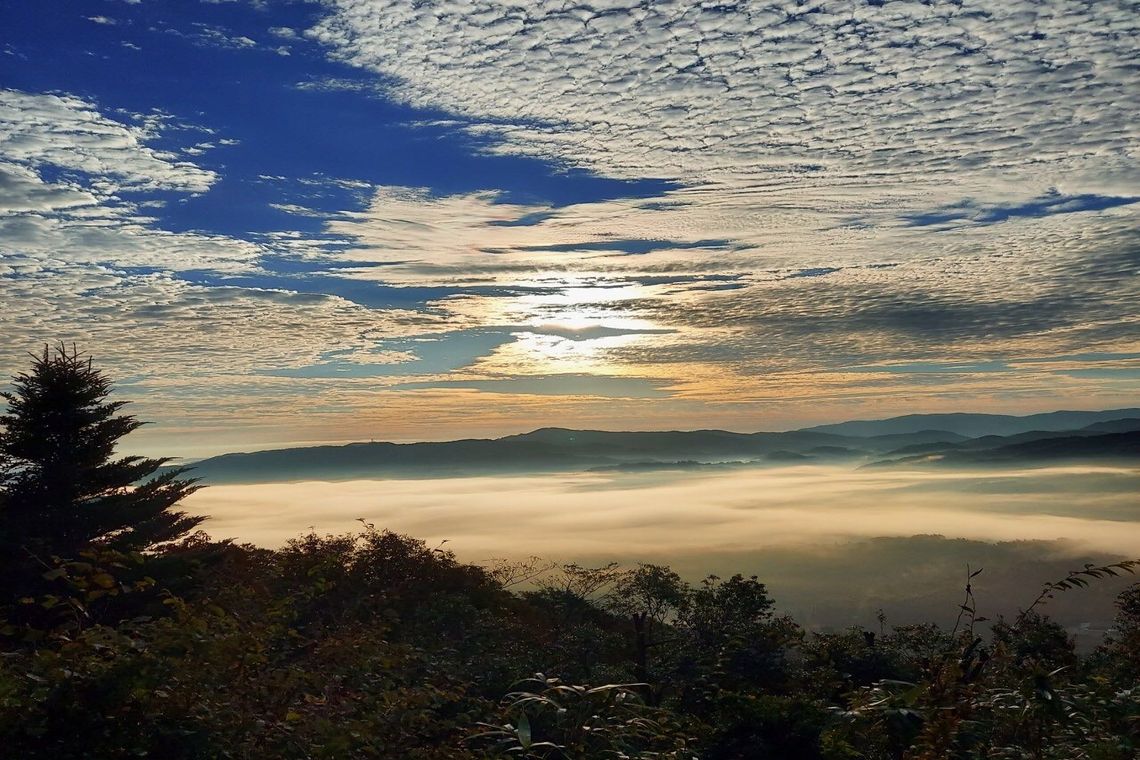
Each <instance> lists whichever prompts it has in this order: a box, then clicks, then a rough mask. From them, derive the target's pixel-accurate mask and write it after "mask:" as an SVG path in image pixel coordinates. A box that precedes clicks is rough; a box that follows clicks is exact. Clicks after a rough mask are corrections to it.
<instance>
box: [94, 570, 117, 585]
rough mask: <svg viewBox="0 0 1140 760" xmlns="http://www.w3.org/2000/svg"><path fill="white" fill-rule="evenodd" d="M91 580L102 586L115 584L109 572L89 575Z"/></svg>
mask: <svg viewBox="0 0 1140 760" xmlns="http://www.w3.org/2000/svg"><path fill="white" fill-rule="evenodd" d="M91 580H92V581H93V582H94V583H95V584H96V585H98V586H102V587H103V588H114V586H115V578H114V577H113V576H112V575H111V574H110V573H96V574H95V575H93V576H92V577H91Z"/></svg>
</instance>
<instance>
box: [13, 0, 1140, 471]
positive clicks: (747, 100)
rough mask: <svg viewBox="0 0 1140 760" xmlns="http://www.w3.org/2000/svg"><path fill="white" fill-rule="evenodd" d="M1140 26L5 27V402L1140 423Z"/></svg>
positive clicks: (1075, 7)
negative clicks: (84, 362)
mask: <svg viewBox="0 0 1140 760" xmlns="http://www.w3.org/2000/svg"><path fill="white" fill-rule="evenodd" d="M1138 26H1140V8H1138V6H1137V4H1136V3H1135V2H1129V1H1126V0H1097V1H1096V2H1076V1H1075V0H1056V1H1054V0H1038V1H1036V2H1027V1H1025V0H1010V1H1009V2H1002V3H992V2H984V3H983V2H972V1H966V0H955V1H953V2H950V1H944V0H931V1H930V2H912V1H908V0H898V1H896V0H877V1H876V0H871V1H869V2H848V1H847V0H843V1H839V0H836V1H834V2H832V1H830V0H823V1H819V2H817V1H815V0H802V1H797V0H790V1H789V2H763V1H760V0H756V1H747V0H742V1H741V2H728V1H726V2H711V1H710V2H693V1H692V0H688V1H685V2H667V1H653V2H648V1H647V2H638V1H637V0H586V1H585V2H574V3H567V2H553V1H548V0H528V1H527V2H521V3H512V2H488V1H487V0H439V1H437V0H424V1H423V2H416V3H409V2H406V1H402V0H393V1H392V2H388V1H387V0H322V1H321V2H303V1H301V0H297V1H295V2H293V1H289V0H200V1H196V0H177V1H176V0H88V1H86V2H82V3H78V2H73V1H67V0H37V2H35V3H27V2H9V3H3V4H0V335H2V336H3V340H2V341H0V377H9V376H11V375H12V374H13V373H15V372H18V371H20V370H22V369H24V368H25V367H26V366H27V363H28V356H27V352H28V351H35V350H36V349H37V347H40V346H42V345H43V344H44V343H45V342H55V341H60V340H62V341H66V342H68V343H72V342H74V343H75V344H76V345H77V346H78V347H79V348H80V349H81V350H82V351H85V352H88V353H90V354H92V355H94V357H95V360H96V362H97V363H98V364H99V365H100V366H102V367H103V368H104V369H105V370H106V371H107V373H108V374H109V375H110V376H111V377H112V378H113V379H114V380H115V381H116V383H117V387H118V389H119V391H118V392H119V394H120V395H121V397H122V398H125V399H131V400H132V401H133V402H134V404H133V406H132V407H131V409H132V411H133V412H134V413H135V414H137V415H138V416H139V417H140V418H142V419H145V420H149V421H152V422H154V423H156V424H154V425H150V426H147V427H146V428H144V429H143V430H141V431H140V432H139V433H136V434H135V436H133V438H135V439H136V440H137V441H139V442H140V443H139V444H138V445H140V446H143V447H146V448H147V449H148V451H155V450H157V452H158V453H166V454H171V455H177V456H200V455H206V454H210V453H217V452H221V451H226V450H240V449H255V448H266V447H274V446H285V445H295V444H298V443H302V442H316V441H348V440H368V439H376V440H381V439H383V440H431V439H450V438H458V437H467V436H487V435H502V434H508V433H515V432H520V431H523V430H529V429H532V428H536V427H541V426H545V425H559V426H566V427H592V428H603V429H665V428H669V429H673V428H683V429H689V428H714V427H715V428H728V429H733V430H741V431H750V430H773V429H787V428H793V427H799V426H803V425H808V424H814V423H822V422H831V421H837V420H842V419H850V418H858V417H865V418H869V417H878V416H889V415H891V414H902V413H909V412H935V411H938V412H941V411H985V412H1005V413H1030V412H1037V411H1047V410H1053V409H1059V408H1080V409H1093V408H1111V407H1123V406H1130V405H1135V404H1136V403H1137V400H1138V399H1140V325H1138V321H1137V317H1138V311H1140V309H1138V304H1140V279H1138V277H1137V275H1138V274H1140V224H1138V222H1140V215H1138V211H1140V205H1138V201H1140V163H1138V161H1137V145H1138V142H1140V126H1138V125H1140V119H1138V118H1137V115H1138V114H1137V111H1138V100H1140V87H1138V86H1137V81H1138V80H1140V64H1138V63H1137V60H1140V56H1138V55H1137V43H1136V40H1137V38H1138V33H1140V29H1138Z"/></svg>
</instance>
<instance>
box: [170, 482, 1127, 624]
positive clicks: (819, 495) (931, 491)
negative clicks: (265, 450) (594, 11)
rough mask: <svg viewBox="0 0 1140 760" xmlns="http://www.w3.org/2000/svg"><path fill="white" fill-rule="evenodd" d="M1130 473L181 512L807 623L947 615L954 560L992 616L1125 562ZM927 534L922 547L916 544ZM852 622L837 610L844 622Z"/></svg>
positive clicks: (271, 537)
mask: <svg viewBox="0 0 1140 760" xmlns="http://www.w3.org/2000/svg"><path fill="white" fill-rule="evenodd" d="M1137 494H1140V470H1137V469H1124V468H1112V467H1058V468H1052V469H1026V470H1008V471H1000V472H994V471H985V472H981V471H979V472H963V471H946V472H943V471H938V472H917V471H915V472H907V471H895V470H851V469H848V468H842V467H830V466H828V467H825V466H796V467H785V468H777V469H772V468H768V469H748V470H734V471H729V472H716V473H701V474H692V473H679V472H678V473H670V472H654V473H646V474H612V473H606V474H599V473H581V474H558V475H547V476H519V477H479V478H452V479H438V480H437V479H433V480H357V481H345V482H336V483H329V482H301V483H287V484H261V485H231V486H212V487H210V488H206V489H203V490H202V491H200V492H198V493H196V494H194V495H193V496H192V497H191V498H190V499H189V500H188V501H187V507H188V509H189V510H190V511H192V512H195V513H199V514H208V515H210V516H211V519H210V520H209V521H208V522H207V523H206V528H207V529H208V530H209V532H210V533H211V534H212V535H214V536H215V537H234V538H236V539H238V540H240V541H248V542H252V543H256V544H261V545H265V546H278V545H280V544H282V543H284V542H285V541H287V540H289V539H290V538H293V537H295V536H297V535H299V534H301V533H304V532H307V531H308V530H310V529H312V530H316V531H317V532H320V533H326V532H332V533H336V532H343V531H349V530H354V529H357V528H359V527H360V525H359V523H358V522H357V520H358V519H363V520H365V521H367V522H370V523H373V524H375V525H376V526H377V527H380V528H387V529H391V530H395V531H398V532H401V533H407V534H410V535H413V536H416V537H419V538H422V539H424V540H426V541H428V542H429V543H431V544H437V543H439V542H441V541H443V540H445V539H446V540H447V541H448V542H449V543H448V547H449V548H451V549H453V550H454V551H455V552H456V553H457V554H458V555H459V557H460V558H461V559H464V560H469V561H475V562H479V561H485V560H489V559H491V558H497V557H505V558H523V557H529V556H532V555H539V556H541V557H544V558H549V559H552V560H559V561H578V562H583V563H596V564H600V563H603V562H608V561H611V560H612V561H618V562H622V563H635V562H658V563H663V564H669V565H671V566H673V567H675V568H676V569H678V570H679V571H681V572H682V573H683V574H684V575H686V576H687V577H689V578H697V577H700V576H702V575H704V574H706V573H709V572H716V573H718V574H722V575H723V574H728V573H733V572H742V573H745V574H752V573H755V574H758V575H760V576H761V579H762V580H764V581H765V582H766V583H768V585H769V587H770V588H771V589H772V591H773V593H774V595H775V596H776V598H777V601H778V602H780V604H781V607H782V608H784V609H786V610H789V611H792V612H794V613H795V614H797V616H799V617H801V619H804V622H809V623H814V624H818V625H831V624H838V623H839V622H840V621H842V622H845V623H851V622H865V621H866V620H867V619H868V618H871V619H873V618H874V615H875V613H876V612H877V610H878V609H879V608H880V607H881V608H883V609H884V610H886V611H887V612H888V614H889V615H892V616H894V619H895V620H896V621H897V622H906V621H907V619H911V618H913V619H914V620H917V619H921V618H933V619H945V618H946V617H947V616H952V615H953V614H955V613H956V611H957V603H958V601H959V595H960V591H961V580H962V576H963V575H964V572H965V567H966V564H967V563H970V564H971V566H973V567H975V568H976V567H985V568H986V572H985V573H984V574H983V576H982V578H981V579H979V582H978V591H979V596H980V599H979V604H980V607H981V608H982V610H983V611H989V612H992V613H994V614H996V613H999V612H1007V613H1008V612H1013V611H1016V609H1017V607H1018V606H1023V605H1025V604H1028V603H1029V602H1031V601H1032V599H1033V598H1034V597H1035V596H1036V595H1037V592H1038V590H1039V588H1040V586H1041V584H1042V583H1044V582H1045V581H1048V580H1055V579H1057V577H1060V576H1063V575H1064V574H1065V572H1067V571H1068V570H1070V569H1074V568H1076V567H1080V566H1082V565H1083V564H1084V562H1086V561H1107V560H1110V559H1113V558H1120V557H1125V556H1127V557H1135V556H1140V498H1138V497H1137ZM933 536H938V537H933ZM1122 586H1123V582H1113V583H1106V584H1103V586H1102V587H1099V588H1097V589H1094V590H1092V591H1084V592H1076V593H1070V594H1067V595H1065V598H1064V599H1059V600H1057V602H1056V603H1055V604H1054V607H1053V609H1054V610H1055V614H1057V615H1058V616H1059V617H1061V618H1064V619H1065V622H1067V623H1068V624H1070V625H1076V624H1079V623H1080V622H1090V621H1091V622H1102V621H1105V620H1107V619H1109V618H1110V617H1111V615H1112V607H1111V596H1112V594H1113V593H1115V591H1118V590H1119V589H1120V588H1121V587H1122ZM853 616H854V617H853Z"/></svg>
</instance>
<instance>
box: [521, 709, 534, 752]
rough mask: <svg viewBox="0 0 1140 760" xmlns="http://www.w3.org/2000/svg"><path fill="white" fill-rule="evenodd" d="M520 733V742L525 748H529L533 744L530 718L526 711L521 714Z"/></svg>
mask: <svg viewBox="0 0 1140 760" xmlns="http://www.w3.org/2000/svg"><path fill="white" fill-rule="evenodd" d="M518 734H519V744H521V745H522V746H523V749H529V748H530V745H531V735H530V719H529V718H528V717H526V713H522V714H521V715H519V724H518Z"/></svg>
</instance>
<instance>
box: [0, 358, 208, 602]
mask: <svg viewBox="0 0 1140 760" xmlns="http://www.w3.org/2000/svg"><path fill="white" fill-rule="evenodd" d="M33 359H34V361H33V362H32V366H31V369H30V370H29V371H27V372H24V373H22V374H19V375H17V376H15V377H14V378H13V379H12V387H13V390H12V391H9V392H5V393H0V396H2V397H3V398H4V400H5V401H6V402H7V407H8V408H7V413H6V414H4V415H0V563H3V564H7V565H8V568H7V570H8V573H6V574H5V575H6V576H7V577H6V578H5V582H3V583H0V585H9V584H12V583H13V582H16V585H20V584H19V582H18V581H17V577H18V576H21V575H25V576H26V571H28V570H33V569H34V567H35V566H37V565H38V566H40V567H43V566H45V565H46V564H47V563H49V562H51V560H52V558H53V557H60V558H64V559H75V558H77V556H78V555H79V553H80V552H82V551H84V550H86V549H92V548H97V547H105V548H109V549H115V550H120V551H140V550H145V549H147V548H150V547H153V546H155V545H156V544H160V543H163V542H166V541H172V540H174V539H177V538H179V537H181V536H183V535H184V534H186V533H187V532H188V531H190V530H191V529H193V528H194V527H195V526H196V525H198V524H199V523H200V522H201V521H202V519H203V518H201V517H191V516H188V515H186V514H185V513H183V512H179V511H176V510H172V509H171V507H173V506H174V505H175V504H177V503H178V502H179V500H181V499H182V498H183V497H185V496H186V495H188V494H190V493H192V492H193V491H194V490H196V488H197V486H196V485H195V481H194V480H192V479H187V478H183V477H182V475H183V474H184V473H185V471H184V470H181V469H177V468H170V469H165V470H163V471H162V472H159V470H160V469H162V468H163V466H164V465H165V464H166V463H167V462H168V461H169V460H168V459H152V458H147V457H140V456H126V457H121V458H115V445H116V443H117V442H118V441H119V439H120V438H122V437H123V436H125V435H127V434H128V433H130V432H131V431H133V430H135V429H136V428H138V427H139V426H140V425H142V424H143V423H142V422H140V421H138V420H137V419H135V418H134V417H133V416H131V415H129V414H121V413H120V410H121V409H122V407H123V406H124V404H125V403H126V402H125V401H111V400H109V398H108V397H109V395H110V393H111V390H112V386H111V382H110V381H109V380H108V379H107V377H106V376H105V375H104V374H103V373H102V372H101V371H100V370H98V369H95V368H94V367H93V366H92V362H91V359H90V358H88V357H84V356H81V355H80V354H79V353H78V352H77V351H76V350H75V348H74V347H73V348H72V349H71V350H70V351H69V350H68V349H67V348H66V347H65V346H63V345H60V346H57V347H55V348H54V349H52V348H49V347H48V346H44V350H43V353H42V354H41V355H39V356H33ZM21 569H23V570H24V571H25V572H20V571H21Z"/></svg>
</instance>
